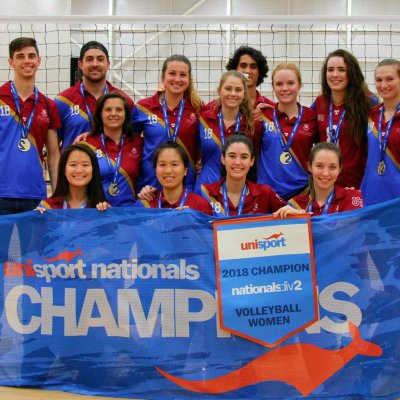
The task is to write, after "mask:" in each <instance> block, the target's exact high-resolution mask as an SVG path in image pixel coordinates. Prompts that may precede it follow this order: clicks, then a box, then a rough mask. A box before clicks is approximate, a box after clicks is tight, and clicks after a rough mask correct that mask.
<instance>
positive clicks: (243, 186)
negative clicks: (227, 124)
mask: <svg viewBox="0 0 400 400" xmlns="http://www.w3.org/2000/svg"><path fill="white" fill-rule="evenodd" d="M221 163H222V171H221V175H222V179H220V180H219V181H216V182H213V183H209V184H205V185H202V186H201V194H202V196H203V197H204V198H205V199H206V200H208V201H209V202H210V204H211V206H212V208H213V213H214V215H215V216H233V215H242V214H269V213H272V212H274V211H276V210H278V209H279V208H280V207H282V206H283V205H284V204H285V202H284V200H283V199H281V198H280V197H279V196H278V195H277V194H276V193H275V192H274V190H273V189H272V188H271V187H270V186H268V185H263V184H260V183H257V168H256V164H255V151H254V145H253V142H252V141H251V140H250V139H249V138H248V137H247V136H246V135H245V134H243V133H242V134H240V133H239V134H236V135H233V136H231V137H230V138H229V139H228V140H227V141H226V142H225V145H224V147H223V149H222V155H221Z"/></svg>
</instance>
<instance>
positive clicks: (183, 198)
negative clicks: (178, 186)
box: [158, 188, 189, 208]
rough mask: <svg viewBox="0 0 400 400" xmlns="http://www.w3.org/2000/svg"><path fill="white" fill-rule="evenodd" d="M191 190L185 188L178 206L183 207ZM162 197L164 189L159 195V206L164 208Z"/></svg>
mask: <svg viewBox="0 0 400 400" xmlns="http://www.w3.org/2000/svg"><path fill="white" fill-rule="evenodd" d="M188 194H189V191H188V190H187V189H186V188H185V191H184V193H183V196H182V198H181V201H180V202H179V204H178V205H177V207H183V206H184V205H185V203H186V200H187V197H188ZM161 197H162V191H161V192H160V194H159V195H158V208H163V207H162V201H161Z"/></svg>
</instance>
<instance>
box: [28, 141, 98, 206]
mask: <svg viewBox="0 0 400 400" xmlns="http://www.w3.org/2000/svg"><path fill="white" fill-rule="evenodd" d="M104 201H105V197H104V193H103V189H102V186H101V181H100V171H99V167H98V164H97V160H96V157H95V155H94V153H93V151H92V150H90V149H89V148H88V147H87V146H85V145H83V144H73V145H71V146H69V147H67V148H66V149H65V150H64V151H63V152H62V154H61V157H60V162H59V164H58V175H57V186H56V188H55V190H54V193H53V195H52V196H51V197H49V198H48V199H46V200H42V201H41V202H40V204H39V206H38V207H37V208H36V210H37V211H39V212H41V213H42V212H44V211H45V210H46V209H67V208H94V207H97V206H98V207H97V208H98V209H99V210H104V209H105V208H106V206H105V205H103V203H104Z"/></svg>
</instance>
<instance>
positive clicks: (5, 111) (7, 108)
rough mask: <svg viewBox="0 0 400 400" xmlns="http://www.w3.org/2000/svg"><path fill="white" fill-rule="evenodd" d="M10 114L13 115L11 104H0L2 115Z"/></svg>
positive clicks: (0, 114) (0, 115) (0, 113)
mask: <svg viewBox="0 0 400 400" xmlns="http://www.w3.org/2000/svg"><path fill="white" fill-rule="evenodd" d="M9 115H11V109H10V106H8V105H5V106H0V117H8V116H9Z"/></svg>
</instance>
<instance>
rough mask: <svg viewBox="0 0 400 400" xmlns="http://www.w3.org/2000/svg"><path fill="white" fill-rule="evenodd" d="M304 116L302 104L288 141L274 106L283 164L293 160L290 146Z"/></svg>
mask: <svg viewBox="0 0 400 400" xmlns="http://www.w3.org/2000/svg"><path fill="white" fill-rule="evenodd" d="M302 117H303V106H302V105H300V109H299V115H298V116H297V119H296V122H295V124H294V126H293V129H292V131H291V132H290V135H289V137H288V140H287V142H285V137H284V135H283V132H282V129H281V126H280V124H279V120H278V116H277V115H276V108H274V124H275V128H276V132H277V134H278V135H279V141H280V143H281V146H282V153H281V154H280V156H279V161H280V162H281V164H282V165H289V164H290V163H291V162H292V161H293V156H292V154H291V153H290V146H291V145H292V143H293V139H294V136H295V135H296V132H297V130H298V129H299V126H300V122H301V119H302Z"/></svg>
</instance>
